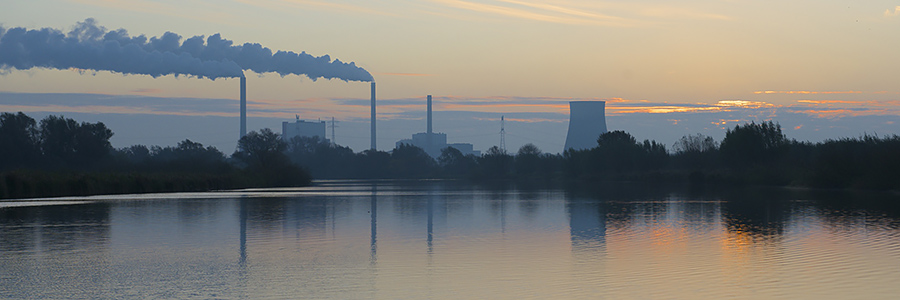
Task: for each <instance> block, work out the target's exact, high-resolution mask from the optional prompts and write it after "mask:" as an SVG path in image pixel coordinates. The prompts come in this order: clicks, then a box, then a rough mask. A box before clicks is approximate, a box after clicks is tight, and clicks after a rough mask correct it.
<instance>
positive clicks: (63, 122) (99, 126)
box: [40, 115, 113, 168]
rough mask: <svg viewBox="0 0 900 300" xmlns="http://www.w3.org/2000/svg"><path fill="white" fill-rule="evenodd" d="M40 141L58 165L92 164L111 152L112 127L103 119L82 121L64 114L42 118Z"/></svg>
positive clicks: (50, 158)
mask: <svg viewBox="0 0 900 300" xmlns="http://www.w3.org/2000/svg"><path fill="white" fill-rule="evenodd" d="M40 136H41V140H40V145H41V150H42V151H43V153H44V157H45V158H46V159H48V160H49V163H50V164H51V165H54V166H57V167H59V166H62V165H68V166H72V167H82V168H83V167H88V166H91V165H92V164H94V163H96V162H98V161H99V160H101V159H103V158H106V157H108V156H109V153H110V151H111V150H112V145H111V144H110V143H109V139H110V138H111V137H112V136H113V132H112V130H109V129H108V128H106V125H104V124H103V123H102V122H97V123H87V122H82V123H81V124H78V122H75V120H72V119H66V118H65V117H63V116H53V115H51V116H47V117H46V118H44V119H43V120H41V126H40Z"/></svg>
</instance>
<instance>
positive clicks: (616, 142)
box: [591, 130, 644, 173]
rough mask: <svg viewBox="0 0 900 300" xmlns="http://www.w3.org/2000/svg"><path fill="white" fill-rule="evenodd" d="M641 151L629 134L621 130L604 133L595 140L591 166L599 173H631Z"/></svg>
mask: <svg viewBox="0 0 900 300" xmlns="http://www.w3.org/2000/svg"><path fill="white" fill-rule="evenodd" d="M643 151H644V150H643V149H642V147H641V145H640V144H638V143H637V141H636V140H635V139H634V137H633V136H631V134H628V133H627V132H625V131H621V130H616V131H610V132H606V133H604V134H601V135H600V137H599V138H597V148H594V149H593V150H592V151H591V156H592V161H593V163H592V164H591V165H592V166H593V167H594V168H595V169H596V170H598V171H601V172H604V171H613V172H616V173H622V172H625V171H632V170H634V169H635V167H636V165H637V160H638V159H639V158H640V156H641V154H642V152H643Z"/></svg>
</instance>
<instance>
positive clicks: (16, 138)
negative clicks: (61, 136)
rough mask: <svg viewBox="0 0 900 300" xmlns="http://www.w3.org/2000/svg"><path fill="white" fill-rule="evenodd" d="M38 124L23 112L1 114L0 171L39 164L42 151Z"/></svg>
mask: <svg viewBox="0 0 900 300" xmlns="http://www.w3.org/2000/svg"><path fill="white" fill-rule="evenodd" d="M36 124H37V123H36V122H35V120H34V119H32V118H31V117H29V116H27V115H25V114H24V113H22V112H19V113H17V114H12V113H3V114H0V170H3V169H13V168H22V167H32V166H35V165H36V164H37V163H38V161H39V160H40V157H41V151H40V147H39V137H38V130H37V127H36Z"/></svg>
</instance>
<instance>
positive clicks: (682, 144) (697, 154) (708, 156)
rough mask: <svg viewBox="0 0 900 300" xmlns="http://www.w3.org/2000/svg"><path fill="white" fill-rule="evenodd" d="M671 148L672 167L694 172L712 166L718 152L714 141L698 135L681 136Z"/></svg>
mask: <svg viewBox="0 0 900 300" xmlns="http://www.w3.org/2000/svg"><path fill="white" fill-rule="evenodd" d="M672 148H673V149H674V150H675V155H674V159H673V161H674V163H673V164H674V165H676V166H677V167H681V168H688V169H695V170H697V169H704V168H707V167H711V166H713V165H714V163H715V160H716V156H717V152H718V150H719V149H718V145H717V144H716V140H715V139H713V138H712V137H709V136H705V135H703V134H700V133H698V134H696V135H690V134H689V135H685V136H682V137H681V139H680V140H678V141H677V142H675V144H674V145H672Z"/></svg>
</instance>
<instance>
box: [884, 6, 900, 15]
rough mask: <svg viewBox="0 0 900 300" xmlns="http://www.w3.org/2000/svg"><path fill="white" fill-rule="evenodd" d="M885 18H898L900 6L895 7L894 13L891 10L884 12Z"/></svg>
mask: <svg viewBox="0 0 900 300" xmlns="http://www.w3.org/2000/svg"><path fill="white" fill-rule="evenodd" d="M884 16H885V17H888V18H890V17H896V16H900V6H894V11H893V12H892V11H891V9H890V8H888V9H885V10H884Z"/></svg>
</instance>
